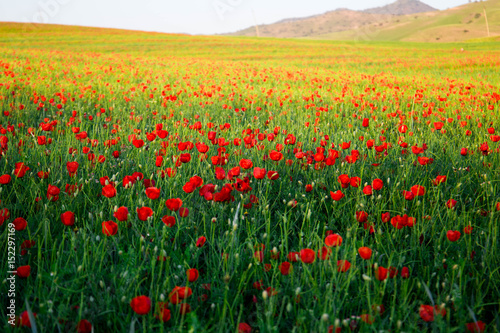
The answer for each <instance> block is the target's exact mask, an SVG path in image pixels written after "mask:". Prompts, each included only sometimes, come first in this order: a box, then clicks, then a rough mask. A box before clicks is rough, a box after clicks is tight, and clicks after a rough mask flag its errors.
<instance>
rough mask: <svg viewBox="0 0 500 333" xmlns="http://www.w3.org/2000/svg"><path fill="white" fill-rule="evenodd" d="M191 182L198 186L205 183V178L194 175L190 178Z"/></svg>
mask: <svg viewBox="0 0 500 333" xmlns="http://www.w3.org/2000/svg"><path fill="white" fill-rule="evenodd" d="M189 182H190V183H192V184H193V185H194V186H195V187H196V188H198V187H200V186H202V185H203V179H202V178H201V177H200V176H193V177H191V178H189Z"/></svg>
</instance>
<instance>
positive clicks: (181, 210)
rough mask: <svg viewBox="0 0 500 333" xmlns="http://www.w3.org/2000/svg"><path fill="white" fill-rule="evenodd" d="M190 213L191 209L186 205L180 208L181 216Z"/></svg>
mask: <svg viewBox="0 0 500 333" xmlns="http://www.w3.org/2000/svg"><path fill="white" fill-rule="evenodd" d="M188 215H189V209H188V208H186V207H181V208H179V216H180V217H187V216H188Z"/></svg>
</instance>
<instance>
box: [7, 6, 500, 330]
mask: <svg viewBox="0 0 500 333" xmlns="http://www.w3.org/2000/svg"><path fill="white" fill-rule="evenodd" d="M492 3H495V2H494V1H492ZM487 4H488V5H489V2H488V3H487ZM478 6H479V4H478ZM457 15H458V14H457ZM457 17H458V16H457ZM492 17H493V19H492V20H494V17H495V16H494V15H492ZM429 20H430V19H429ZM432 22H437V21H432ZM432 22H431V21H429V24H428V29H437V28H436V27H437V26H441V25H434V23H432ZM449 22H450V24H453V20H450V21H449ZM441 23H442V22H441ZM402 24H403V23H402ZM404 24H406V25H405V26H406V27H407V28H405V29H408V30H407V31H409V30H411V29H412V28H411V26H412V25H411V24H413V23H404ZM471 24H476V23H471ZM479 24H480V23H477V26H478V27H479ZM432 31H433V33H437V30H432ZM440 31H441V32H439V33H443V34H446V33H445V32H444V30H440ZM383 33H385V32H381V35H380V36H382V34H383ZM400 34H401V35H400V37H398V38H396V39H398V40H399V39H401V40H404V39H412V38H413V37H412V38H409V37H408V36H409V35H407V34H406V33H405V32H404V29H401V31H400ZM346 36H347V35H346ZM415 36H417V35H415ZM331 37H332V38H333V36H331ZM476 37H481V36H476ZM335 38H336V37H335ZM384 39H385V38H384ZM412 40H418V38H417V37H415V39H412ZM498 68H500V46H499V43H498V42H497V41H496V40H495V38H490V39H481V38H479V39H475V40H473V41H471V42H467V43H464V42H460V43H445V44H431V43H410V42H405V43H396V42H391V41H385V42H342V41H336V42H333V41H324V40H304V39H300V40H299V39H295V40H290V39H266V38H260V39H257V38H249V37H238V38H235V37H204V36H185V35H167V34H159V33H146V32H137V31H124V30H112V29H98V28H83V27H63V26H55V25H31V24H18V23H0V69H1V70H0V112H1V114H0V117H1V121H0V156H1V157H0V245H1V248H2V249H4V250H3V252H2V254H1V259H2V260H1V263H2V265H1V267H2V272H3V274H4V282H3V283H2V284H1V287H0V288H1V289H0V291H1V293H2V295H4V296H3V298H2V310H1V313H2V315H3V316H4V318H7V319H6V320H5V321H4V322H2V323H1V324H0V325H1V326H0V327H1V329H0V331H13V332H16V331H19V332H21V331H23V332H24V331H29V327H31V330H32V331H34V332H59V331H60V332H75V331H77V332H92V331H94V332H115V331H116V332H125V331H126V332H135V331H140V332H176V331H178V332H181V331H182V332H184V331H190V332H202V331H207V332H245V333H246V332H350V331H355V332H389V331H391V332H418V331H420V332H495V331H498V329H499V328H500V316H499V311H500V303H499V300H500V269H499V267H500V260H499V256H498V251H499V250H500V241H499V240H500V235H499V232H500V223H499V218H500V182H499V180H500V157H499V152H500V119H499V116H500V71H499V70H498ZM11 271H15V272H17V273H16V274H15V275H11V274H10V273H8V272H11ZM13 276H14V277H15V279H12V277H13ZM11 281H14V282H11ZM14 295H15V296H14ZM13 300H14V301H15V303H12V302H13ZM10 304H15V307H14V308H13V310H11V309H9V308H8V306H9V305H10ZM11 308H12V307H11ZM10 315H11V317H9V316H10ZM11 324H12V325H11ZM10 326H14V327H10ZM27 327H28V328H27Z"/></svg>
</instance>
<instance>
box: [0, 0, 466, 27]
mask: <svg viewBox="0 0 500 333" xmlns="http://www.w3.org/2000/svg"><path fill="white" fill-rule="evenodd" d="M394 1H395V0H307V1H304V0H300V1H299V0H0V21H8V22H33V23H52V24H68V25H82V26H93V27H103V28H120V29H131V30H143V31H157V32H168V33H189V34H219V33H228V32H235V31H237V30H240V29H244V28H248V27H250V26H253V25H255V24H256V23H257V24H259V25H261V24H269V23H274V22H276V21H279V20H282V19H285V18H296V17H305V16H310V15H316V14H322V13H324V12H327V11H330V10H334V9H337V8H349V9H354V10H359V9H367V8H373V7H379V6H383V5H386V4H389V3H391V2H394ZM422 2H424V3H426V4H428V5H430V6H432V7H434V8H437V9H441V10H442V9H447V8H451V7H455V6H458V5H462V4H465V3H467V2H468V0H422Z"/></svg>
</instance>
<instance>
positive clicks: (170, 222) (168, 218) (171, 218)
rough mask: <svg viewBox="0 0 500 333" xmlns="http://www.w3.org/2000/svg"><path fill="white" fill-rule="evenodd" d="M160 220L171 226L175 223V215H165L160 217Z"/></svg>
mask: <svg viewBox="0 0 500 333" xmlns="http://www.w3.org/2000/svg"><path fill="white" fill-rule="evenodd" d="M161 221H162V222H163V223H165V225H166V226H167V227H170V228H172V227H173V226H174V225H175V217H174V216H168V215H165V216H163V217H162V219H161Z"/></svg>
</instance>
